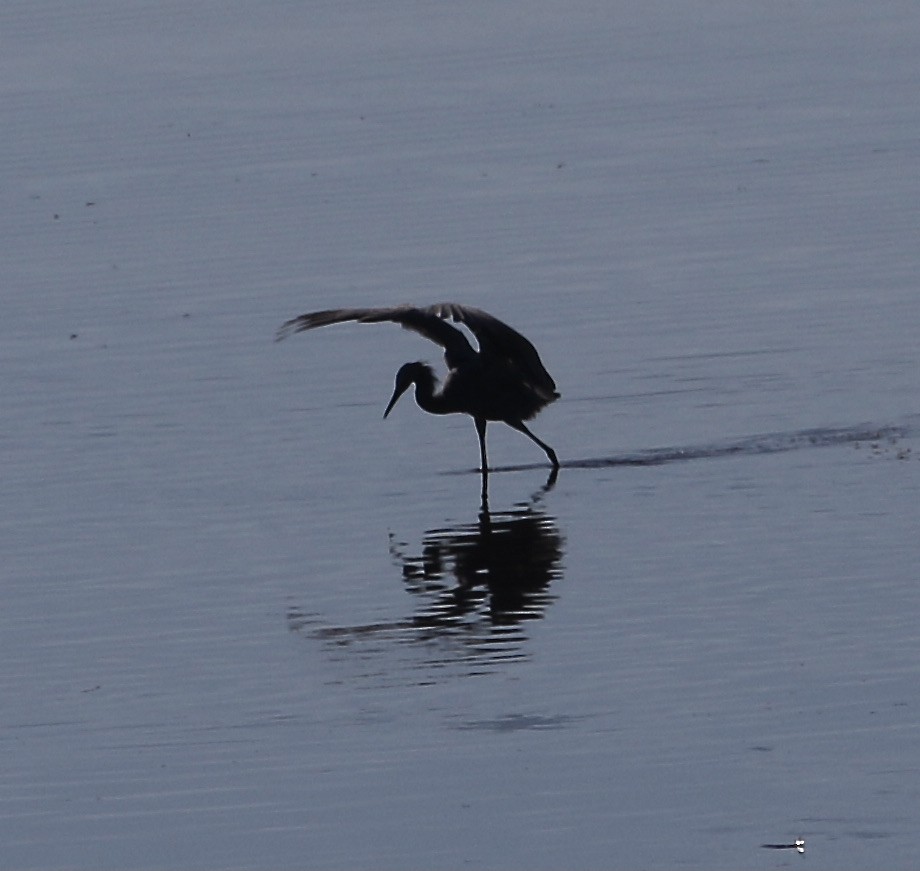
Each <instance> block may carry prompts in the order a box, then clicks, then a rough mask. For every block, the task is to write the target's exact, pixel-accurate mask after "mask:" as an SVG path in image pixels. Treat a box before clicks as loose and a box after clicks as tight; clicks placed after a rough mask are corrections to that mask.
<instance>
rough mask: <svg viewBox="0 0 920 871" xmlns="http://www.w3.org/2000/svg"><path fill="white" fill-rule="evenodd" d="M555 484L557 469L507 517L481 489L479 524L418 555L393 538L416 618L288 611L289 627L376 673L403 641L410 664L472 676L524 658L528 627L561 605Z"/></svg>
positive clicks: (445, 535) (445, 532)
mask: <svg viewBox="0 0 920 871" xmlns="http://www.w3.org/2000/svg"><path fill="white" fill-rule="evenodd" d="M555 479H556V473H555V471H554V472H553V473H552V474H551V475H550V478H549V480H548V481H547V483H546V485H544V486H543V487H542V488H540V490H538V491H537V492H536V493H535V494H533V496H531V498H530V499H528V500H527V501H525V502H523V503H521V504H518V505H516V506H514V507H513V508H511V509H510V510H507V511H491V510H490V509H489V505H488V496H487V493H485V492H484V493H483V502H482V505H481V508H480V511H479V514H478V516H477V518H476V519H475V520H474V521H471V522H469V523H460V524H454V525H451V526H442V527H438V528H435V529H431V530H429V531H428V532H427V533H425V536H424V539H423V543H422V549H421V553H420V554H418V555H414V554H411V553H410V552H409V546H408V545H407V544H405V543H402V542H397V541H396V540H395V539H393V538H391V542H390V553H391V554H392V556H393V559H394V561H395V562H396V563H397V565H399V566H400V568H401V571H402V577H403V582H404V584H405V587H406V589H407V590H408V591H409V592H410V593H412V594H413V596H415V597H416V598H417V600H418V607H417V609H416V612H415V614H413V615H412V616H411V617H408V618H405V619H401V620H396V621H393V622H379V623H371V624H360V625H353V626H328V625H326V626H324V625H322V624H321V622H320V621H319V620H318V619H317V617H316V615H307V614H305V613H303V612H301V611H300V610H299V609H291V610H290V611H289V613H288V622H289V625H290V627H291V629H292V630H293V631H297V632H300V633H304V634H306V635H308V636H309V637H311V638H314V639H318V640H321V641H323V642H324V643H325V644H327V645H329V646H330V648H332V649H334V650H336V651H337V652H340V653H342V652H344V650H345V649H349V651H350V653H351V654H357V656H358V657H359V658H360V659H362V660H365V659H366V661H368V662H372V661H373V662H375V663H376V664H377V666H378V667H379V665H381V664H382V662H381V656H383V659H384V660H386V659H388V658H389V657H388V656H387V655H386V654H387V652H388V651H389V653H390V654H393V653H394V652H395V651H396V650H397V649H398V648H399V647H401V646H402V645H411V649H412V650H413V656H412V663H411V666H412V667H417V668H425V669H428V668H431V667H437V668H439V669H442V668H444V667H447V666H451V665H453V666H460V667H461V668H462V670H463V671H464V673H467V674H470V673H481V672H482V671H488V670H491V668H492V667H494V666H496V665H497V664H499V663H506V662H508V661H509V660H517V659H522V658H525V657H526V652H525V650H524V649H523V642H524V641H525V638H526V636H525V634H524V629H523V623H524V621H529V620H534V619H537V618H539V617H542V616H543V613H544V611H545V609H546V607H547V606H548V605H549V604H550V603H551V602H552V601H553V599H554V595H553V594H552V593H551V592H550V585H551V584H552V582H553V581H554V580H557V579H558V578H560V577H561V575H562V555H563V545H564V539H563V537H562V535H561V534H560V532H559V530H558V529H557V527H556V523H555V520H554V519H553V518H552V517H551V516H550V515H548V514H547V513H546V511H545V509H544V508H543V505H542V498H543V495H544V494H545V493H546V492H548V491H549V490H550V489H551V488H552V486H553V484H554V483H555ZM419 650H422V651H424V655H423V656H422V657H421V658H419V657H418V652H419ZM389 665H390V666H393V665H394V663H393V662H390V663H389ZM375 673H376V674H378V675H380V674H382V672H380V671H376V672H375ZM367 676H369V675H367ZM389 677H390V678H391V679H392V678H393V674H392V671H389Z"/></svg>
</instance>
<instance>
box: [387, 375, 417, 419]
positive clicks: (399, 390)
mask: <svg viewBox="0 0 920 871" xmlns="http://www.w3.org/2000/svg"><path fill="white" fill-rule="evenodd" d="M411 384H412V382H411V381H410V382H409V384H399V383H397V384H396V389H395V390H394V391H393V396H392V398H391V399H390V402H389V404H388V405H387V410H386V411H385V412H384V413H383V416H384V418H385V417H386V416H387V415H388V414H389V413H390V412H391V411H392V410H393V406H394V405H396V403H397V401H398V400H399V397H400V396H402V395H403V394H404V393H405V392H406V391H407V390H408V389H409V387H410V386H411Z"/></svg>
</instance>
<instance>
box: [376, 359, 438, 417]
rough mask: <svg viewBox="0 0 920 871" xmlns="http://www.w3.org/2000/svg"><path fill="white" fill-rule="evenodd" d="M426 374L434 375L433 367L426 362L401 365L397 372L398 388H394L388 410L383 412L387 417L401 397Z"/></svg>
mask: <svg viewBox="0 0 920 871" xmlns="http://www.w3.org/2000/svg"><path fill="white" fill-rule="evenodd" d="M426 376H428V377H429V378H430V377H433V376H432V373H431V368H430V367H429V366H426V365H425V364H424V363H405V364H404V365H402V366H400V367H399V371H398V372H397V373H396V388H395V389H394V390H393V396H392V397H391V398H390V401H389V403H388V405H387V410H386V411H385V412H384V413H383V416H384V417H386V416H387V415H388V414H389V413H390V412H391V411H392V410H393V406H394V405H396V403H397V401H398V400H399V397H400V396H402V395H403V394H404V393H405V392H406V391H407V390H408V389H409V388H410V387H411V386H412V385H413V384H416V383H418V381H420V380H423V379H424V378H425V377H426Z"/></svg>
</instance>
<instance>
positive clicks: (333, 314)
mask: <svg viewBox="0 0 920 871" xmlns="http://www.w3.org/2000/svg"><path fill="white" fill-rule="evenodd" d="M448 319H450V320H453V321H455V322H457V323H461V324H464V325H465V326H466V327H468V328H469V330H470V332H471V333H473V335H474V336H475V337H476V339H477V341H478V342H479V350H478V351H475V350H474V349H473V346H472V345H471V344H470V343H469V341H468V340H467V338H466V336H465V335H464V334H463V333H462V332H461V331H460V330H458V329H457V328H456V327H452V326H451V325H450V324H449V323H447V320H448ZM344 321H357V322H358V323H362V324H376V323H380V322H382V321H393V322H394V323H397V324H400V325H401V326H403V327H405V328H406V329H407V330H414V331H415V332H417V333H421V335H423V336H424V337H425V338H426V339H431V341H432V342H436V343H437V344H439V345H441V347H443V348H444V359H445V361H446V362H447V368H448V370H449V372H448V374H447V378H446V379H445V380H444V384H443V386H442V387H441V388H440V389H438V379H437V377H436V376H435V374H434V370H433V369H432V368H431V367H430V366H428V365H427V364H425V363H406V364H405V365H404V366H402V367H401V368H400V370H399V371H398V372H397V373H396V389H395V390H394V391H393V398H392V399H390V402H389V404H388V405H387V408H386V411H385V412H384V413H383V416H384V417H386V416H387V415H388V414H389V413H390V410H391V409H392V408H393V406H394V405H395V404H396V400H397V399H399V397H400V396H402V395H403V393H405V392H406V390H408V389H409V387H411V386H412V385H413V384H414V385H415V401H416V402H417V403H418V405H419V407H420V408H421V409H422V410H423V411H428V412H431V413H432V414H455V413H462V414H468V415H470V416H471V417H472V418H473V422H474V423H475V424H476V433H477V435H478V436H479V453H480V457H481V459H482V473H483V475H485V474H486V473H487V472H488V468H489V464H488V460H487V458H486V423H487V422H488V421H490V420H500V421H503V422H504V423H506V424H508V426H510V427H512V429H516V430H517V431H518V432H522V433H524V435H525V436H527V438H529V439H531V440H532V441H534V442H536V443H537V444H538V445H539V446H540V447H541V448H543V450H544V451H545V452H546V456H547V457H549V461H550V463H552V465H553V469H558V468H559V460H558V459H556V452H555V451H554V450H553V449H552V448H551V447H550V446H549V445H548V444H546V443H545V442H542V441H540V439H538V438H537V437H536V436H535V435H534V434H533V433H532V432H531V431H530V430H529V429H528V428H527V427H526V426H525V425H524V421H525V420H530V419H531V418H532V417H533V416H534V415H536V413H537V412H538V411H540V409H541V408H543V407H544V406H546V405H549V403H551V402H552V401H553V400H555V399H557V398H558V397H559V394H558V393H557V392H556V384H555V382H554V381H553V379H552V378H551V377H550V375H549V373H548V372H547V371H546V369H544V368H543V363H542V362H541V361H540V355H539V354H537V350H536V348H534V346H533V345H532V344H531V343H530V342H529V341H528V340H527V339H525V338H524V337H523V336H522V335H521V334H520V333H519V332H517V331H516V330H513V329H511V327H509V326H508V325H507V324H503V323H502V322H501V321H500V320H498V319H497V318H494V317H492V315H490V314H488V313H486V312H484V311H481V310H479V309H476V308H469V307H468V306H463V305H456V304H455V303H451V302H443V303H439V304H438V305H431V306H427V307H425V308H416V307H415V306H409V305H404V306H396V307H394V308H343V309H331V310H328V311H320V312H312V313H310V314H305V315H301V316H300V317H299V318H293V319H292V320H289V321H286V322H285V323H283V324H282V325H281V327H280V328H279V330H278V334H277V337H276V338H277V340H278V341H280V340H281V339H283V338H285V336H289V335H291V334H292V333H299V332H302V331H303V330H312V329H314V328H315V327H325V326H328V325H329V324H340V323H342V322H344Z"/></svg>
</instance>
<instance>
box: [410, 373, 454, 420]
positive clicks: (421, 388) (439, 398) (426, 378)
mask: <svg viewBox="0 0 920 871" xmlns="http://www.w3.org/2000/svg"><path fill="white" fill-rule="evenodd" d="M437 387H438V379H437V378H436V377H435V374H434V372H433V371H432V370H431V368H430V367H428V366H423V367H419V370H418V372H417V373H416V375H415V401H416V403H418V407H419V408H421V409H422V411H427V412H428V413H429V414H450V412H452V411H454V410H455V409H453V408H448V403H446V402H445V400H444V395H443V394H442V393H441V392H440V391H439V390H438V389H437Z"/></svg>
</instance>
